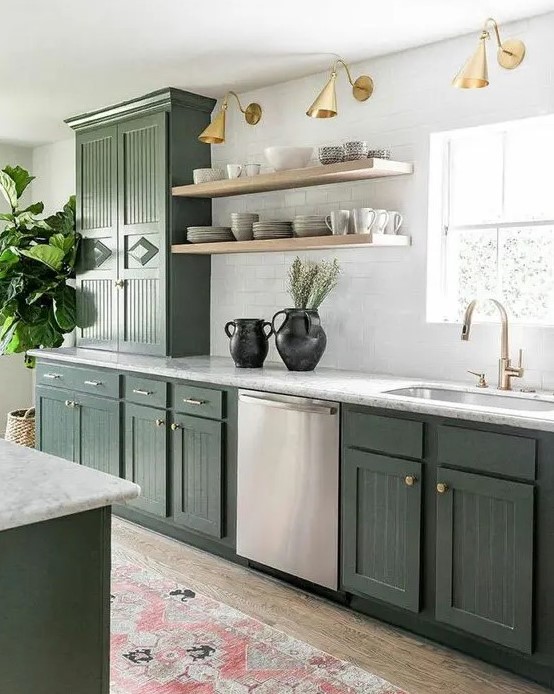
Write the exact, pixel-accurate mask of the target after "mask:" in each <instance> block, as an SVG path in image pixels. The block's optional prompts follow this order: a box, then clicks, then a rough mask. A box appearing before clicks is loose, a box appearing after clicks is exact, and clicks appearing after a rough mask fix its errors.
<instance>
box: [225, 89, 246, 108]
mask: <svg viewBox="0 0 554 694" xmlns="http://www.w3.org/2000/svg"><path fill="white" fill-rule="evenodd" d="M230 95H232V96H234V97H235V99H236V100H237V104H238V105H239V109H240V111H241V113H246V111H245V110H244V109H243V108H242V104H241V103H240V99H239V97H238V95H237V93H236V92H233V91H228V92H227V94H225V98H224V99H223V106H222V108H223V109H224V110H226V109H227V97H228V96H230Z"/></svg>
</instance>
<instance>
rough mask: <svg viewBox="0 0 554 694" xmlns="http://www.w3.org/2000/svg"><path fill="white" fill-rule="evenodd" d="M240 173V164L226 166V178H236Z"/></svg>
mask: <svg viewBox="0 0 554 694" xmlns="http://www.w3.org/2000/svg"><path fill="white" fill-rule="evenodd" d="M241 173H242V166H241V165H240V164H227V178H238V177H239V176H240V175H241Z"/></svg>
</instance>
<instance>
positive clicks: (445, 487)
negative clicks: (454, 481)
mask: <svg viewBox="0 0 554 694" xmlns="http://www.w3.org/2000/svg"><path fill="white" fill-rule="evenodd" d="M447 491H448V485H447V484H445V483H444V482H439V483H438V484H437V492H438V493H439V494H444V493H445V492H447Z"/></svg>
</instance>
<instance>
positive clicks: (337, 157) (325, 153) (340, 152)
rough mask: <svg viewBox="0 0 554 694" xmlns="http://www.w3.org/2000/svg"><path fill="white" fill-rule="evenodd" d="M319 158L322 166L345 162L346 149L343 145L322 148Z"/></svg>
mask: <svg viewBox="0 0 554 694" xmlns="http://www.w3.org/2000/svg"><path fill="white" fill-rule="evenodd" d="M318 158H319V161H320V162H321V163H322V164H338V163H339V162H341V161H344V148H343V146H342V145H338V146H335V145H326V146H325V147H320V148H319V151H318Z"/></svg>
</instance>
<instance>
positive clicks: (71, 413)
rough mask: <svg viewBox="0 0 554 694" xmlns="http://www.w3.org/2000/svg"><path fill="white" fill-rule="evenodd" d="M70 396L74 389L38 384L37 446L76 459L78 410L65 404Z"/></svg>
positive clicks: (66, 457) (61, 456)
mask: <svg viewBox="0 0 554 694" xmlns="http://www.w3.org/2000/svg"><path fill="white" fill-rule="evenodd" d="M71 400H72V393H71V391H66V390H59V389H57V388H50V387H48V386H37V389H36V411H37V414H36V422H37V442H36V445H37V448H38V449H39V450H40V451H44V453H50V454H51V455H56V456H58V457H60V458H65V459H66V460H74V459H75V439H76V436H77V435H78V432H77V427H76V423H75V410H74V408H71V407H68V406H67V405H66V404H65V403H66V402H70V401H71Z"/></svg>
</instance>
